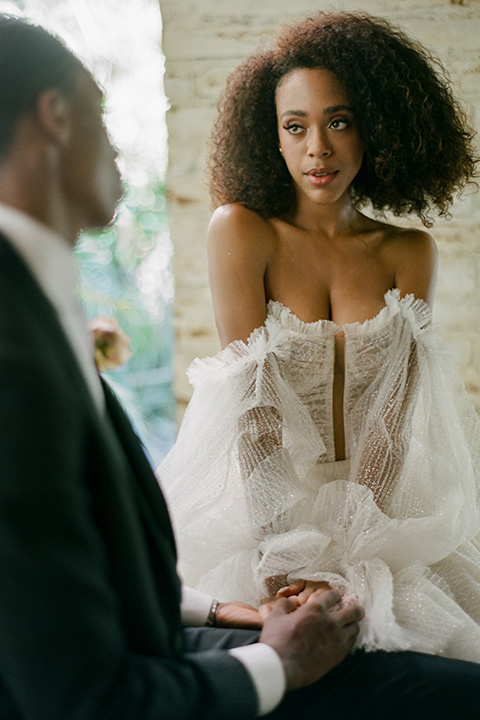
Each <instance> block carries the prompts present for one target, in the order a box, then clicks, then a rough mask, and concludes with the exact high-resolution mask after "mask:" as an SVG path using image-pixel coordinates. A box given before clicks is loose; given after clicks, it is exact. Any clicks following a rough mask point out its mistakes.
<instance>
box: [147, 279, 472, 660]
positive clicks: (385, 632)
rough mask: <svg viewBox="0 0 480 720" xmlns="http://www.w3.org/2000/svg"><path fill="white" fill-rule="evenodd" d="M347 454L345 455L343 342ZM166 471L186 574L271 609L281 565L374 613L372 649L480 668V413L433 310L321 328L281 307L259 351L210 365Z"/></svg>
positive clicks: (406, 301) (368, 628)
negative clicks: (339, 451) (337, 430)
mask: <svg viewBox="0 0 480 720" xmlns="http://www.w3.org/2000/svg"><path fill="white" fill-rule="evenodd" d="M340 331H344V333H345V389H344V416H345V436H346V451H347V457H348V460H345V461H340V462H334V459H335V456H334V440H333V429H332V428H333V419H332V386H333V370H334V353H335V345H334V338H335V334H336V333H338V332H340ZM189 378H190V380H191V382H192V384H193V386H194V394H193V398H192V400H191V402H190V404H189V407H188V409H187V412H186V415H185V418H184V421H183V424H182V427H181V429H180V432H179V436H178V440H177V443H176V444H175V446H174V448H173V449H172V450H171V452H170V454H169V455H168V456H167V458H166V459H165V460H164V462H163V463H162V465H161V466H160V468H159V469H158V477H159V481H160V483H161V485H162V488H163V489H164V491H165V493H166V496H167V499H168V502H169V505H170V508H171V511H172V515H173V519H174V525H175V530H176V534H177V538H178V543H179V555H180V571H181V573H182V576H183V580H184V582H186V583H187V584H189V585H192V586H194V587H198V588H199V589H201V590H204V591H206V592H209V593H211V594H212V595H215V596H216V597H219V598H220V599H222V600H228V599H242V600H245V601H246V602H250V603H254V604H255V603H258V601H259V599H260V598H261V597H263V596H265V595H266V592H267V591H266V586H265V582H266V581H267V580H268V578H271V577H274V576H277V575H287V576H288V578H289V580H290V581H292V580H295V579H298V578H305V579H315V580H321V579H325V580H327V581H328V582H329V583H330V584H331V585H332V586H333V587H335V588H338V589H339V590H340V591H341V592H342V593H346V594H352V593H354V594H356V595H357V596H358V598H359V601H360V603H361V604H362V605H363V606H364V608H365V611H366V617H365V620H364V621H363V622H362V628H361V633H360V637H359V640H358V645H360V646H361V647H364V648H365V649H367V650H376V649H386V650H399V649H411V650H417V651H421V652H427V653H434V654H438V655H445V656H448V657H455V658H463V659H467V660H474V661H476V662H480V625H479V623H480V512H479V510H480V502H479V488H480V483H479V480H480V423H479V420H478V417H477V415H476V413H475V410H474V408H473V406H472V405H471V403H470V401H469V400H468V399H467V396H466V393H465V390H464V387H463V384H462V382H461V379H460V377H459V374H458V371H457V368H456V364H455V362H454V360H453V359H452V357H451V355H450V350H449V348H448V347H447V346H446V345H445V344H444V343H443V342H442V341H441V339H440V336H439V331H438V329H437V328H436V327H435V326H434V325H432V324H431V314H430V310H429V308H428V306H427V305H426V304H425V303H424V302H423V301H421V300H418V299H415V298H414V297H413V296H411V295H410V296H407V297H405V298H403V299H401V298H400V294H399V292H398V290H390V291H389V292H387V293H386V295H385V307H384V308H383V309H382V310H381V311H380V312H379V313H378V315H376V316H375V317H374V318H373V319H372V320H367V321H366V322H364V323H361V324H360V323H352V324H348V325H345V326H343V327H341V328H340V327H339V326H337V325H336V324H335V323H333V322H331V321H327V320H319V321H318V322H313V323H306V322H302V321H301V320H299V319H298V318H297V317H296V316H295V315H293V314H292V313H291V312H290V311H289V310H288V308H286V307H284V306H283V305H282V304H280V303H278V302H270V303H269V305H268V316H267V319H266V321H265V325H264V326H263V327H261V328H259V329H257V330H255V331H254V333H252V335H251V337H250V339H249V341H248V343H243V342H240V341H238V342H233V343H231V344H230V345H229V346H228V347H226V348H225V349H224V350H223V351H222V352H220V353H218V354H217V355H216V356H215V357H212V358H206V359H203V360H195V361H194V362H193V363H192V365H191V367H190V369H189Z"/></svg>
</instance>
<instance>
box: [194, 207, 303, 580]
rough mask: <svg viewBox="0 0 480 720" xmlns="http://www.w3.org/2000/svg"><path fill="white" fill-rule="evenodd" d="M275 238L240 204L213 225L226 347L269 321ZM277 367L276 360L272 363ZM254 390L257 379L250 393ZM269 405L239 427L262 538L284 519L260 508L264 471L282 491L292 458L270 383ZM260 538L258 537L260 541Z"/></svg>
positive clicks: (244, 473) (212, 270)
mask: <svg viewBox="0 0 480 720" xmlns="http://www.w3.org/2000/svg"><path fill="white" fill-rule="evenodd" d="M274 245H275V237H274V235H273V232H272V229H271V227H270V225H269V223H268V222H267V221H265V220H264V219H263V218H261V217H260V216H259V215H257V214H256V213H255V212H253V211H251V210H248V209H247V208H245V207H243V206H240V205H235V204H232V205H225V206H223V207H220V208H218V209H217V210H216V211H215V213H214V214H213V217H212V220H211V222H210V226H209V230H208V237H207V246H208V266H209V282H210V289H211V294H212V300H213V308H214V313H215V322H216V326H217V331H218V335H219V338H220V342H221V345H222V348H224V347H226V346H227V345H229V344H230V343H231V342H233V341H235V340H243V341H244V342H246V341H247V340H248V338H249V337H250V335H251V333H252V332H253V331H254V330H255V329H256V328H258V327H261V326H262V325H263V324H264V323H265V319H266V314H267V308H266V306H267V298H266V296H265V285H264V281H265V273H266V270H267V265H268V262H269V259H270V258H271V255H272V252H274ZM270 362H271V360H270V359H269V358H268V357H267V358H265V361H264V363H263V367H262V375H263V377H266V378H268V376H269V375H270V373H271V368H270ZM273 362H274V364H275V361H273ZM255 392H256V388H255V378H254V377H252V385H251V387H250V388H249V389H248V393H249V394H250V395H251V396H252V397H253V396H254V394H255ZM271 394H272V396H271V398H270V401H268V400H267V401H266V402H264V403H262V404H261V405H260V406H255V407H251V408H250V409H248V410H247V411H246V412H245V413H244V414H242V416H241V417H240V418H239V421H238V424H237V460H238V464H239V468H240V474H241V477H242V479H243V482H244V489H245V495H246V499H247V504H248V507H249V512H250V517H251V520H252V522H253V524H254V525H256V526H257V527H258V528H259V533H260V536H262V535H266V534H268V533H271V532H278V531H279V530H280V525H281V524H282V518H281V517H278V516H277V518H276V521H274V522H268V521H266V520H265V518H266V517H267V516H269V515H273V514H274V512H271V510H272V509H271V508H266V507H262V503H261V500H260V497H261V487H260V485H261V484H262V468H264V467H265V465H266V464H267V463H268V470H266V468H265V471H266V472H267V473H268V475H269V477H270V481H271V477H272V476H273V475H274V474H276V476H277V481H278V485H279V492H280V491H281V484H282V477H281V476H282V474H283V475H284V474H285V473H288V472H289V469H290V468H289V467H288V459H287V458H285V455H284V452H283V449H282V446H283V438H282V423H283V419H282V416H281V412H280V411H279V408H278V400H277V398H276V395H275V389H274V386H273V384H272V388H271ZM259 539H260V537H259ZM286 583H287V579H286V576H281V577H280V576H279V577H278V578H277V577H275V578H271V581H270V583H267V585H269V586H268V588H267V589H268V592H269V593H272V594H273V593H275V592H276V591H277V590H278V589H279V588H280V587H283V586H284V585H285V584H286Z"/></svg>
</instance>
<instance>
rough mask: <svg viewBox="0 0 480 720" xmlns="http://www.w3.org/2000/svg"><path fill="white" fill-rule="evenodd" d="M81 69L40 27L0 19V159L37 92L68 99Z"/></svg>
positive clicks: (15, 19)
mask: <svg viewBox="0 0 480 720" xmlns="http://www.w3.org/2000/svg"><path fill="white" fill-rule="evenodd" d="M82 68H83V65H82V64H81V62H80V60H79V59H78V58H77V57H76V56H75V55H74V54H73V53H72V52H71V51H70V50H68V48H67V47H66V46H65V45H64V44H63V42H62V41H61V40H59V39H58V38H56V37H54V36H53V35H51V34H50V33H48V32H47V31H46V30H44V29H43V28H42V27H39V26H38V25H34V24H32V23H29V22H27V21H24V20H20V19H18V18H14V17H8V16H0V157H2V156H4V155H5V154H6V153H7V152H8V150H9V148H10V146H11V142H12V138H13V134H14V131H15V127H16V125H17V123H18V121H19V120H20V118H21V117H22V116H24V115H25V114H26V113H28V112H29V111H31V110H33V109H34V107H35V104H36V102H37V100H38V98H39V96H40V95H41V93H42V92H44V91H45V90H48V89H50V88H55V89H57V90H59V91H61V93H62V94H63V95H64V96H65V97H72V96H73V94H74V93H75V90H76V84H77V78H78V75H79V71H80V70H81V69H82Z"/></svg>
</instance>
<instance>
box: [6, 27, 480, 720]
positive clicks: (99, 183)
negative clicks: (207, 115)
mask: <svg viewBox="0 0 480 720" xmlns="http://www.w3.org/2000/svg"><path fill="white" fill-rule="evenodd" d="M101 106H102V94H101V92H100V90H99V89H98V87H97V85H96V84H95V83H94V81H93V79H92V78H91V76H90V75H89V74H88V73H87V71H86V70H85V69H84V68H83V66H82V65H81V64H80V63H79V61H78V60H77V59H76V58H75V57H74V56H73V55H72V54H71V53H70V52H69V51H68V50H66V49H65V47H64V46H63V45H62V44H61V43H60V42H58V41H57V40H56V39H54V38H52V37H51V36H50V35H48V34H47V33H46V32H45V31H44V30H42V29H41V28H38V27H33V26H31V25H29V24H27V23H24V22H22V21H19V20H15V19H7V18H1V19H0V473H1V478H0V717H1V718H2V720H23V719H26V718H29V719H32V720H127V719H128V720H154V719H155V720H161V719H163V720H170V719H172V720H173V719H174V718H175V719H179V720H180V719H181V720H201V719H202V718H203V719H204V720H217V719H218V720H220V719H221V718H229V720H236V719H238V720H248V719H249V718H253V717H255V716H258V715H265V716H267V715H268V717H271V718H280V717H282V718H285V717H289V718H291V719H292V720H293V719H295V718H302V719H303V718H306V719H308V718H316V717H319V718H320V717H324V716H327V714H328V716H332V715H334V716H336V717H340V718H342V717H347V716H348V717H355V716H357V717H358V716H359V715H358V714H356V713H357V711H358V709H359V707H361V706H363V705H364V706H365V708H366V710H365V712H366V716H368V717H369V718H373V719H375V718H378V719H380V718H384V717H388V718H397V717H398V718H403V717H422V718H428V717H435V718H436V720H439V719H440V720H441V719H442V718H444V719H446V718H449V719H450V718H452V717H456V713H458V716H461V717H465V718H469V717H472V718H473V717H475V712H476V708H478V707H479V703H480V669H479V666H476V665H470V664H468V663H457V662H453V661H444V660H441V659H438V658H430V657H426V656H421V655H415V654H413V653H396V654H385V653H372V654H370V655H368V656H367V655H365V654H362V653H355V654H354V655H349V656H348V658H347V659H345V658H346V656H347V654H348V651H349V649H350V648H351V646H352V644H353V642H354V639H355V636H356V633H357V632H358V623H359V621H360V620H361V617H362V611H361V609H360V608H358V607H357V606H355V605H353V606H350V607H349V608H345V609H340V610H339V609H337V607H336V603H337V602H338V597H337V596H336V594H335V593H333V592H328V593H325V594H324V595H322V596H321V597H320V598H317V599H315V600H314V601H313V602H310V603H308V604H306V605H304V606H302V607H297V601H296V599H295V598H290V599H282V600H280V601H279V602H278V603H277V604H276V605H275V606H274V608H273V610H272V612H271V613H270V614H269V616H268V617H267V618H266V620H265V622H264V624H263V629H261V634H260V636H259V637H258V635H259V634H258V632H256V633H254V632H252V631H251V630H245V629H236V628H235V627H234V626H240V628H242V627H243V628H245V627H247V626H250V627H254V628H255V627H257V628H259V629H260V628H261V625H262V623H261V620H260V617H259V616H258V614H257V613H256V611H255V610H254V609H253V608H249V607H248V606H244V605H242V604H241V603H225V604H223V603H221V604H220V605H218V606H217V605H216V603H215V602H212V599H211V598H208V597H206V596H204V595H202V594H200V593H196V592H195V591H191V590H188V589H186V588H185V589H183V590H182V589H181V587H180V583H179V580H178V578H177V575H176V571H175V546H174V539H173V535H172V529H171V525H170V521H169V518H168V512H167V509H166V506H165V503H164V500H163V497H162V495H161V492H160V491H159V488H158V485H157V483H156V481H155V479H154V477H153V475H152V472H151V470H150V467H149V465H148V463H147V461H146V459H145V457H144V454H143V451H142V449H141V447H140V445H139V443H138V441H137V439H136V437H135V436H134V434H133V432H132V430H131V428H130V426H129V424H128V422H127V420H126V418H125V416H124V415H123V413H122V411H121V409H120V408H119V406H118V404H117V402H116V400H115V398H114V397H113V395H112V394H111V393H110V391H109V390H108V388H106V387H104V386H103V385H102V383H101V381H100V380H99V377H98V375H97V373H96V371H95V368H94V364H93V359H92V348H91V340H90V337H89V335H88V333H87V331H86V329H85V322H84V318H83V317H82V314H81V312H80V310H79V308H78V306H77V304H76V301H75V296H74V289H75V267H74V263H73V259H72V252H71V251H72V248H73V245H74V242H75V239H76V237H77V234H78V233H79V231H80V230H81V229H82V228H90V227H100V226H103V225H105V224H106V223H108V222H109V220H110V219H111V217H112V215H113V213H114V209H115V206H116V203H117V202H118V199H119V198H120V195H121V184H120V178H119V175H118V171H117V168H116V164H115V152H114V150H113V149H112V147H111V145H110V143H109V141H108V137H107V135H106V132H105V129H104V127H103V124H102V110H101ZM194 472H195V468H192V473H194ZM181 596H182V598H181ZM182 623H183V624H182ZM186 623H188V624H190V625H198V626H200V625H204V627H198V628H197V629H194V628H192V627H188V628H187V627H185V624H186ZM206 625H217V627H206ZM258 639H259V642H256V641H257V640H258ZM227 648H233V649H230V650H228V649H227ZM290 690H293V691H294V692H286V694H284V693H285V691H290ZM282 698H283V699H282ZM417 713H418V714H417ZM360 714H361V713H360Z"/></svg>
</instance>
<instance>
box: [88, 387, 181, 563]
mask: <svg viewBox="0 0 480 720" xmlns="http://www.w3.org/2000/svg"><path fill="white" fill-rule="evenodd" d="M102 385H103V389H104V392H105V400H106V407H107V413H108V415H109V417H110V420H111V421H112V423H113V425H114V428H115V430H116V433H117V436H118V438H119V440H120V444H121V446H122V448H123V449H124V451H125V455H126V456H127V459H128V460H129V463H130V466H131V469H132V472H133V474H134V476H135V480H136V481H137V486H138V488H139V490H140V493H141V495H142V505H143V508H144V511H147V512H148V514H149V515H150V516H151V518H152V520H153V521H154V523H155V525H156V527H158V528H161V529H162V531H163V533H164V534H166V535H167V536H168V537H169V540H170V542H171V546H172V550H173V552H174V553H175V558H176V549H175V539H174V535H173V529H172V525H171V522H170V516H169V513H168V509H167V505H166V502H165V499H164V497H163V494H162V492H161V490H160V487H159V485H158V483H157V481H156V480H155V477H154V475H153V471H152V468H151V467H150V465H149V463H148V461H147V459H146V457H145V454H144V452H143V450H142V448H141V445H140V440H139V439H138V437H137V436H136V435H135V433H134V432H133V430H132V427H131V425H130V422H129V421H128V419H127V418H126V416H125V413H124V411H123V410H122V408H121V407H120V404H119V402H118V400H117V399H116V397H115V395H114V394H113V392H112V391H111V390H110V388H109V386H108V385H107V383H106V382H105V381H104V380H103V379H102Z"/></svg>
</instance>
